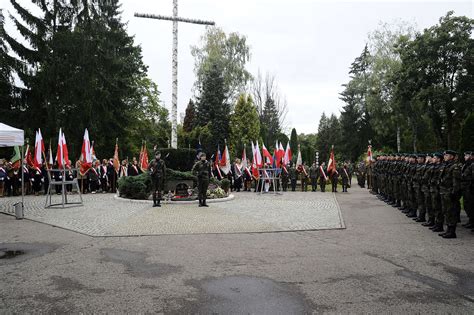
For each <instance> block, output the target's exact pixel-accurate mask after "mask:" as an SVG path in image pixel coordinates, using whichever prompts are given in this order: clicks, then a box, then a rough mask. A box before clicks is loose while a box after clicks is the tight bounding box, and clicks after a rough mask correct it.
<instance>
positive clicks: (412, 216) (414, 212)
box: [407, 210, 416, 218]
mask: <svg viewBox="0 0 474 315" xmlns="http://www.w3.org/2000/svg"><path fill="white" fill-rule="evenodd" d="M407 217H409V218H414V217H416V210H414V211H410V212H408V214H407Z"/></svg>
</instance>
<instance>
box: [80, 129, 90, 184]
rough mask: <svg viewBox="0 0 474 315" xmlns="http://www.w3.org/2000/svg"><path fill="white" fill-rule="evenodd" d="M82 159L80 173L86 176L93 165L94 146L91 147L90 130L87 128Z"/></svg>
mask: <svg viewBox="0 0 474 315" xmlns="http://www.w3.org/2000/svg"><path fill="white" fill-rule="evenodd" d="M80 161H81V169H80V174H81V175H82V176H84V175H85V174H87V172H88V171H89V169H90V168H91V167H92V147H91V142H90V140H89V131H88V130H87V128H86V130H85V131H84V138H83V141H82V150H81V158H80Z"/></svg>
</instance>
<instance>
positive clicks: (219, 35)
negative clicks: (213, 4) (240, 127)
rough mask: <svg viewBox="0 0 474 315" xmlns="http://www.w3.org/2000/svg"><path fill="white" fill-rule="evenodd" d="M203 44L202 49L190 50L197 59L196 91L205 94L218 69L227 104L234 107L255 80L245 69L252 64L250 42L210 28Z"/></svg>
mask: <svg viewBox="0 0 474 315" xmlns="http://www.w3.org/2000/svg"><path fill="white" fill-rule="evenodd" d="M201 41H202V43H201V46H200V47H199V46H193V47H191V54H192V55H193V56H194V59H195V65H194V72H195V73H196V77H197V80H196V83H195V88H196V90H202V86H203V84H204V82H205V81H206V77H207V74H208V73H209V71H212V68H213V67H215V66H217V67H218V68H219V69H221V71H222V80H223V90H224V91H225V101H226V102H228V103H231V104H233V103H235V102H236V100H237V97H238V95H239V94H240V93H241V92H243V91H244V90H245V87H246V85H247V83H248V82H249V81H250V80H251V79H252V75H251V74H250V73H249V72H248V71H247V70H246V69H245V65H246V63H247V62H248V61H249V60H250V47H249V46H248V45H247V38H246V37H245V36H242V35H239V34H237V33H230V34H226V33H225V32H224V31H223V30H222V29H220V28H218V27H209V28H207V31H206V34H204V35H203V36H202V38H201Z"/></svg>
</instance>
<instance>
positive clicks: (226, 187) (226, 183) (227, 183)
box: [221, 178, 230, 191]
mask: <svg viewBox="0 0 474 315" xmlns="http://www.w3.org/2000/svg"><path fill="white" fill-rule="evenodd" d="M221 188H222V189H224V191H229V188H230V180H228V179H227V178H224V179H223V180H222V181H221Z"/></svg>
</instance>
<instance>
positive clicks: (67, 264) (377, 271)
mask: <svg viewBox="0 0 474 315" xmlns="http://www.w3.org/2000/svg"><path fill="white" fill-rule="evenodd" d="M86 198H90V200H89V199H88V200H86V203H87V204H89V203H90V202H91V201H92V200H96V202H97V203H99V202H100V200H99V199H100V198H108V199H107V202H108V201H110V202H112V200H113V198H111V197H109V196H105V195H104V196H102V195H98V196H92V195H90V196H86ZM258 198H261V199H258ZM267 198H270V196H262V197H258V196H256V195H254V194H246V193H240V194H239V193H237V194H236V198H235V200H233V201H230V202H226V203H221V204H212V205H211V207H210V208H209V211H228V212H229V214H228V215H230V214H233V215H235V212H236V211H237V209H238V207H240V205H239V203H242V204H244V205H245V206H243V207H242V208H241V209H242V210H241V211H248V212H250V210H249V209H246V208H247V206H248V204H250V203H252V202H257V204H256V205H257V206H258V207H265V209H268V212H262V213H261V214H259V216H260V217H262V218H264V217H265V216H268V218H266V220H265V222H266V224H268V225H272V226H273V227H274V228H275V227H277V228H281V229H283V228H285V229H288V226H289V223H288V222H289V221H288V220H289V219H288V218H287V219H285V220H286V221H285V220H283V221H282V222H287V223H285V225H277V224H275V221H274V220H275V216H276V214H271V213H270V211H271V209H275V210H274V211H275V213H278V212H279V211H280V209H279V207H280V206H281V204H282V203H284V202H286V201H284V200H283V199H284V198H281V200H279V199H276V200H271V199H267ZM276 198H279V197H276ZM331 198H334V197H333V195H332V194H330V193H326V194H322V193H320V192H316V193H312V192H308V193H294V194H293V193H288V199H290V200H292V202H293V204H294V206H293V208H289V209H286V214H287V215H289V216H291V215H292V212H297V211H300V212H298V213H300V214H301V215H304V213H305V209H304V208H305V207H306V206H307V205H308V204H312V205H313V206H314V208H313V209H312V211H313V213H316V214H317V213H320V211H323V210H321V209H322V208H323V207H322V208H321V209H320V208H317V206H318V205H321V204H324V203H325V202H327V203H328V205H327V207H328V208H332V207H333V205H334V204H335V203H334V202H333V201H324V200H330V199H331ZM335 198H336V200H337V204H336V205H338V206H339V208H338V209H340V213H341V214H342V217H343V218H344V226H345V228H343V229H341V228H338V229H332V228H331V229H328V228H329V227H330V224H332V223H331V222H339V224H342V223H340V222H341V221H337V220H336V219H335V218H332V217H331V218H329V217H328V218H327V219H320V220H319V221H321V222H322V221H324V220H326V221H327V223H326V224H325V225H324V226H323V225H318V226H315V225H314V224H315V223H314V222H316V221H318V220H316V219H315V220H314V222H313V223H311V226H309V227H311V228H313V229H311V230H307V231H289V232H277V233H217V234H214V233H211V234H206V233H203V234H180V235H173V234H167V235H157V236H141V237H91V236H89V235H84V234H80V233H77V232H74V231H69V230H66V229H62V228H57V227H54V226H52V225H50V224H44V223H39V222H35V221H32V220H15V218H14V217H12V216H8V215H1V214H0V240H1V241H0V252H3V253H7V251H9V250H10V252H8V253H9V255H10V257H4V258H3V259H0V313H2V314H3V313H7V314H29V313H47V314H64V313H67V314H79V313H109V314H122V313H127V314H130V313H132V314H150V313H153V314H155V313H156V314H272V315H273V314H321V313H328V314H341V313H342V314H347V313H350V314H367V313H372V314H420V313H430V314H472V310H473V309H474V264H473V257H474V246H473V242H474V235H473V234H471V232H470V231H468V230H466V229H461V228H460V229H459V232H458V238H457V239H453V240H446V239H442V238H440V237H439V236H438V235H437V233H432V232H430V231H428V229H426V228H423V227H421V226H420V224H417V223H415V222H413V220H411V219H408V218H407V217H406V216H405V215H403V214H402V213H400V211H398V210H396V209H394V208H393V207H390V206H387V205H386V204H385V203H383V202H381V201H380V200H378V199H377V198H376V197H375V196H373V195H371V194H369V193H368V192H367V190H365V189H360V188H357V187H354V188H352V189H350V191H349V193H347V194H342V193H338V194H336V195H335ZM41 199H42V198H41ZM255 200H257V201H255ZM318 200H319V201H318ZM323 201H324V202H323ZM8 202H10V200H9V199H0V203H1V205H2V207H3V206H4V205H5V203H8ZM258 202H261V203H258ZM112 204H113V207H118V208H117V209H116V211H117V212H116V215H117V216H118V217H121V218H122V219H120V220H119V222H122V223H123V222H131V221H130V215H131V216H133V213H137V214H139V215H137V217H142V219H141V220H140V222H143V221H144V220H145V221H146V220H147V218H149V217H148V216H146V214H147V213H149V211H154V210H155V209H153V208H149V207H148V206H147V205H143V204H142V205H140V206H137V207H136V209H135V210H129V213H128V215H127V216H125V215H124V214H122V213H124V212H125V209H121V208H120V207H121V206H120V205H124V204H125V205H127V203H118V201H117V202H116V203H112ZM172 206H174V205H167V206H165V207H163V208H162V209H159V211H168V210H165V209H166V208H169V209H173V207H172ZM124 207H125V206H124ZM134 207H135V205H134ZM180 207H181V206H180ZM258 207H257V208H258ZM281 207H283V206H281ZM86 208H87V207H78V208H71V209H68V211H71V213H75V212H76V211H81V210H82V212H84V209H86ZM98 208H99V210H96V211H97V213H96V218H95V219H94V216H92V215H90V214H84V213H83V215H87V216H89V220H90V221H91V222H93V223H94V224H95V225H97V226H102V228H104V229H105V228H109V229H111V228H116V227H117V226H118V225H117V224H116V223H114V224H111V225H107V224H106V223H105V222H106V221H107V220H106V219H105V215H103V216H102V212H101V211H100V208H101V207H98ZM299 208H302V209H299ZM180 209H181V208H180ZM182 209H188V207H183V208H182ZM189 209H190V210H193V211H196V213H197V212H198V211H201V209H199V208H197V207H195V206H191V207H189ZM61 210H62V209H57V210H54V211H58V213H59V212H60V211H61ZM103 211H106V210H103ZM130 211H135V212H133V213H132V214H131V213H130ZM181 211H183V212H185V210H181ZM206 211H208V210H207V209H204V210H202V212H201V213H203V215H204V213H206ZM265 211H267V210H265ZM178 212H179V211H178ZM205 215H207V216H209V215H210V214H205ZM212 215H215V214H212ZM221 215H222V216H224V215H223V214H221ZM245 216H246V217H248V218H252V220H251V221H253V220H256V218H257V217H252V216H251V215H250V214H246V215H245ZM52 217H53V216H52ZM224 217H225V216H224ZM308 218H310V216H308ZM74 220H75V219H74ZM74 220H72V219H71V222H70V224H77V222H76V223H74V222H73V221H74ZM332 220H334V221H332ZM463 220H465V217H463ZM109 221H110V220H109ZM202 221H205V220H204V219H202ZM292 222H294V223H295V224H296V223H297V224H298V225H297V226H296V228H298V229H300V228H301V227H302V225H301V224H302V223H301V222H302V220H296V219H293V220H292ZM155 224H156V223H155V222H153V224H151V225H155ZM212 224H214V223H213V222H209V225H212ZM334 224H335V223H334ZM319 227H321V228H322V229H321V230H317V229H316V230H314V228H319ZM332 227H334V226H332ZM13 251H15V252H13ZM20 253H21V255H18V256H15V255H16V254H20Z"/></svg>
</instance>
